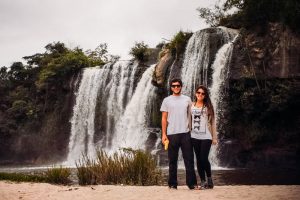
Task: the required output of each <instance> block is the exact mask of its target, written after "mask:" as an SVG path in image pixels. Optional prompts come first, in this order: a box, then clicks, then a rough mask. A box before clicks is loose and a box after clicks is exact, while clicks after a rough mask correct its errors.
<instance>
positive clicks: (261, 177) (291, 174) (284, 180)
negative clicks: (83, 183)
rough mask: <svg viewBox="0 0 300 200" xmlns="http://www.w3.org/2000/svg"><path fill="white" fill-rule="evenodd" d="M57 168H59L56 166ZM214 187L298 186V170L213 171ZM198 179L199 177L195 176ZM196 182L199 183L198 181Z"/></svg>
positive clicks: (33, 170) (181, 177) (28, 170)
mask: <svg viewBox="0 0 300 200" xmlns="http://www.w3.org/2000/svg"><path fill="white" fill-rule="evenodd" d="M52 167H53V165H52V166H40V167H5V168H4V167H0V172H7V173H24V174H40V173H42V172H44V171H47V169H49V168H52ZM56 167H57V166H56ZM58 167H59V166H58ZM76 171H77V170H76V168H72V169H71V177H70V178H71V180H72V182H73V183H74V184H78V180H77V176H76ZM162 172H163V175H164V176H163V177H164V185H167V177H168V168H165V167H164V168H162ZM196 173H197V171H196ZM212 175H213V180H214V183H215V185H219V186H221V185H300V169H226V170H220V169H218V170H213V172H212ZM197 178H198V179H199V176H198V175H197ZM198 182H200V181H199V180H198ZM178 184H179V185H185V171H184V170H183V169H179V170H178Z"/></svg>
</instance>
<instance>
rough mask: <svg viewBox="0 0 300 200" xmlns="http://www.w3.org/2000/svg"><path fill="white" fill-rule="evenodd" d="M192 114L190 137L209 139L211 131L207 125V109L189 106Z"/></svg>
mask: <svg viewBox="0 0 300 200" xmlns="http://www.w3.org/2000/svg"><path fill="white" fill-rule="evenodd" d="M191 114H192V131H191V137H192V138H195V139H199V140H207V139H209V140H211V139H212V137H211V133H210V131H209V129H208V126H207V123H208V122H207V109H206V107H201V108H197V107H195V106H194V105H192V107H191Z"/></svg>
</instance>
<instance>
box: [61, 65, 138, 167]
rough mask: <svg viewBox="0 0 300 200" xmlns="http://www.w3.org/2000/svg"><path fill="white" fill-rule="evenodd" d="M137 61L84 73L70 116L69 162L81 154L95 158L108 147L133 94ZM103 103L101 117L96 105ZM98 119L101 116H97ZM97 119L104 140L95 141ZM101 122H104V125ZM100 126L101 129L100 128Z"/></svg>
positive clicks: (90, 69) (87, 69)
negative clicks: (101, 148) (96, 153)
mask: <svg viewBox="0 0 300 200" xmlns="http://www.w3.org/2000/svg"><path fill="white" fill-rule="evenodd" d="M137 65H138V64H137V63H134V64H133V65H132V63H131V62H117V63H115V64H107V65H105V66H103V67H102V68H96V67H95V68H86V69H85V70H84V72H83V75H82V79H81V83H80V87H79V90H78V92H77V94H76V103H75V106H74V109H73V117H72V119H71V136H70V141H69V153H68V158H67V161H66V164H68V165H74V164H75V161H76V160H78V159H80V157H81V155H82V154H85V155H88V156H90V157H92V158H93V157H95V152H96V151H95V149H96V148H98V147H99V146H100V147H107V146H109V143H110V139H111V137H112V134H113V132H114V131H115V124H116V122H117V121H118V120H119V118H120V116H121V115H122V113H123V112H124V108H125V105H126V103H127V102H126V101H128V100H129V99H130V98H131V96H132V94H133V87H134V85H133V82H134V81H133V78H134V74H135V71H136V68H137ZM99 104H100V107H101V109H100V111H101V112H100V114H98V115H100V116H96V114H97V112H96V108H97V107H99V106H98V105H99ZM98 118H99V119H98ZM97 120H100V121H101V122H103V123H104V126H103V127H101V128H100V129H102V132H103V133H104V134H103V135H102V136H101V138H102V140H100V141H97V143H96V144H95V129H96V128H97V126H96V125H97V123H96V122H98V121H97ZM103 123H101V124H103ZM98 129H99V128H98Z"/></svg>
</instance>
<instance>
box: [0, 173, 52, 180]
mask: <svg viewBox="0 0 300 200" xmlns="http://www.w3.org/2000/svg"><path fill="white" fill-rule="evenodd" d="M0 180H10V181H16V182H46V180H47V179H46V177H45V176H43V175H32V174H20V173H5V172H0Z"/></svg>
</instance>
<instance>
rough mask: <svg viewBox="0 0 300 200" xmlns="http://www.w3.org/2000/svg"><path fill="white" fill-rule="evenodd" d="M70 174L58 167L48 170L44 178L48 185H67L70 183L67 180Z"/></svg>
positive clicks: (65, 169) (67, 169) (68, 170)
mask: <svg viewBox="0 0 300 200" xmlns="http://www.w3.org/2000/svg"><path fill="white" fill-rule="evenodd" d="M70 174H71V171H70V169H69V168H64V167H59V168H50V169H48V170H47V172H46V174H45V176H46V180H47V182H48V183H55V184H63V185H67V184H69V183H70V182H71V180H70V179H69V176H70Z"/></svg>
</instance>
